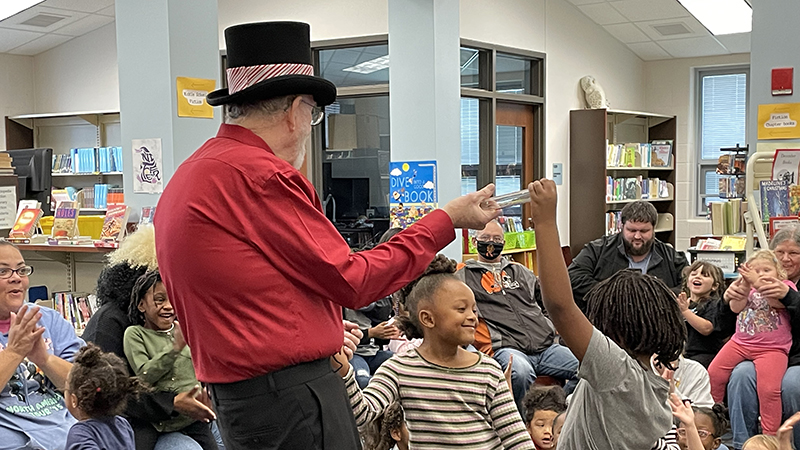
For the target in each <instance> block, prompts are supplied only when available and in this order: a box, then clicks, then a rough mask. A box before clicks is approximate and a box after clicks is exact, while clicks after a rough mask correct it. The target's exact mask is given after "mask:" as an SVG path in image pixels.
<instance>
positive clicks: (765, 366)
mask: <svg viewBox="0 0 800 450" xmlns="http://www.w3.org/2000/svg"><path fill="white" fill-rule="evenodd" d="M739 273H740V274H741V278H740V281H738V282H740V283H743V284H744V285H746V286H750V287H751V290H750V295H749V297H748V298H747V300H746V301H745V300H741V301H735V300H734V301H731V302H730V307H731V310H732V311H733V312H734V313H737V314H739V317H738V319H737V322H736V332H735V333H734V335H733V338H731V340H730V341H728V343H727V344H725V346H724V347H722V350H720V352H719V354H717V357H716V358H714V361H712V362H711V365H710V366H709V367H708V375H709V377H710V378H711V396H712V397H714V401H715V402H722V400H723V398H724V397H725V388H726V386H727V384H728V380H729V379H730V375H731V371H733V368H734V367H736V365H737V364H739V363H740V362H742V361H746V360H748V361H753V364H755V366H756V380H757V381H756V391H757V392H758V403H759V408H760V412H761V427H762V429H763V430H764V434H771V435H774V434H775V433H776V432H777V431H778V427H780V425H781V381H782V380H783V375H784V373H786V366H787V363H788V356H787V355H788V353H789V348H790V347H791V346H792V330H791V327H790V325H789V314H788V313H787V312H786V309H785V308H784V306H783V304H781V302H780V299H778V298H768V297H764V296H762V295H761V293H760V292H759V290H760V289H761V288H763V287H765V286H768V285H771V284H773V283H775V282H777V281H782V282H783V283H785V284H786V285H788V286H789V287H790V288H792V289H794V290H797V287H796V286H795V285H794V283H792V282H791V281H789V280H787V279H786V272H785V271H784V270H783V266H782V265H781V264H780V262H779V261H778V259H777V258H776V257H775V254H774V253H772V252H771V251H770V250H760V251H758V252H756V254H755V255H753V257H752V258H750V259H749V260H748V261H747V263H746V264H744V265H742V267H740V268H739Z"/></svg>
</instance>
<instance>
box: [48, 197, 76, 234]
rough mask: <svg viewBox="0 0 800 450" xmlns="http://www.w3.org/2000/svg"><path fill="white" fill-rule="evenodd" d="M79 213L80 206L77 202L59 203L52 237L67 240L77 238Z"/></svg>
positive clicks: (54, 218) (54, 217)
mask: <svg viewBox="0 0 800 450" xmlns="http://www.w3.org/2000/svg"><path fill="white" fill-rule="evenodd" d="M79 213H80V206H79V205H78V202H77V201H66V202H61V203H59V204H58V206H56V212H55V215H54V216H53V230H52V231H51V232H50V236H52V237H54V238H66V239H71V238H73V237H75V236H77V235H78V215H79Z"/></svg>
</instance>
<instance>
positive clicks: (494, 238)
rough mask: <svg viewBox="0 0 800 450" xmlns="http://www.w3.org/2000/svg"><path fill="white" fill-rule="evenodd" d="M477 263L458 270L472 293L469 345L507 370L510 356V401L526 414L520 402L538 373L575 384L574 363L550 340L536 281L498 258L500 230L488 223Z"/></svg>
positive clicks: (481, 236) (479, 242) (550, 327)
mask: <svg viewBox="0 0 800 450" xmlns="http://www.w3.org/2000/svg"><path fill="white" fill-rule="evenodd" d="M474 239H475V241H474V244H475V247H476V248H477V249H478V259H477V260H470V261H467V262H466V263H465V264H463V265H461V266H460V270H459V271H458V272H456V276H457V277H459V279H461V280H462V281H464V283H466V284H467V286H469V287H470V289H472V292H473V293H474V294H475V302H476V303H477V305H478V318H479V321H478V328H477V329H476V331H475V343H474V344H473V345H474V346H475V347H476V348H477V349H478V350H480V351H481V352H483V353H485V354H487V355H490V356H493V357H494V359H496V360H497V362H499V363H500V365H501V366H502V367H503V369H504V370H505V369H506V368H507V367H508V365H509V362H511V357H512V356H513V362H511V385H512V386H513V394H514V401H515V402H516V403H517V407H518V408H519V410H520V411H524V408H523V405H522V399H523V398H524V397H525V393H526V392H528V388H529V387H530V385H531V384H533V382H534V380H536V377H537V376H539V375H548V376H551V377H553V378H556V379H559V380H563V381H566V382H567V385H566V386H565V389H566V391H567V392H572V389H573V388H574V385H575V384H576V383H577V377H576V375H577V370H578V360H577V359H575V356H573V354H572V352H570V350H569V349H568V348H567V347H564V346H562V345H559V344H556V343H555V342H554V338H555V329H554V328H553V324H552V323H551V322H550V320H549V319H548V318H547V317H546V316H545V315H544V313H543V312H542V308H541V306H540V302H541V294H540V287H539V280H538V279H537V278H536V275H534V274H533V272H531V271H530V270H529V269H528V268H527V267H525V266H523V265H522V264H518V263H515V262H513V261H508V260H507V259H504V258H503V257H502V256H501V253H502V251H503V247H504V244H505V241H504V240H503V229H502V228H501V227H500V225H499V224H498V223H497V222H494V221H493V222H489V223H488V224H487V225H486V227H484V229H483V230H480V231H479V232H478V233H477V234H476V235H475V238H474Z"/></svg>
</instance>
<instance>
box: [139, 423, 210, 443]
mask: <svg viewBox="0 0 800 450" xmlns="http://www.w3.org/2000/svg"><path fill="white" fill-rule="evenodd" d="M128 421H129V422H130V423H131V427H132V428H133V437H134V440H135V441H136V450H153V448H155V446H156V441H158V437H159V436H161V434H162V433H160V432H159V431H158V430H156V428H155V427H154V426H153V425H152V424H150V423H148V422H143V421H141V420H131V419H128ZM178 432H179V433H183V434H185V435H187V436H189V437H190V438H192V439H194V440H195V441H197V443H198V444H200V447H203V450H218V448H219V447H218V446H217V440H216V439H214V435H213V434H212V433H211V425H210V424H207V423H204V422H193V423H192V424H191V425H189V426H187V427H185V428H183V429H182V430H178Z"/></svg>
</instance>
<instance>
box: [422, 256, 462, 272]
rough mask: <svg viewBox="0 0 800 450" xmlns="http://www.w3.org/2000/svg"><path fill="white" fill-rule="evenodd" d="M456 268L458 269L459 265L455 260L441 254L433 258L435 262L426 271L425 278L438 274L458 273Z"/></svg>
mask: <svg viewBox="0 0 800 450" xmlns="http://www.w3.org/2000/svg"><path fill="white" fill-rule="evenodd" d="M456 267H458V264H457V263H456V262H455V261H454V260H452V259H450V258H448V257H447V256H445V255H443V254H441V253H439V254H438V255H436V257H435V258H433V261H431V263H430V264H429V265H428V268H427V269H425V273H424V274H423V276H425V275H434V274H437V273H456Z"/></svg>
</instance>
